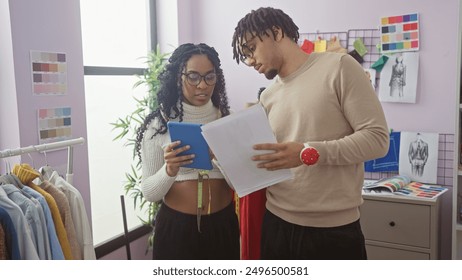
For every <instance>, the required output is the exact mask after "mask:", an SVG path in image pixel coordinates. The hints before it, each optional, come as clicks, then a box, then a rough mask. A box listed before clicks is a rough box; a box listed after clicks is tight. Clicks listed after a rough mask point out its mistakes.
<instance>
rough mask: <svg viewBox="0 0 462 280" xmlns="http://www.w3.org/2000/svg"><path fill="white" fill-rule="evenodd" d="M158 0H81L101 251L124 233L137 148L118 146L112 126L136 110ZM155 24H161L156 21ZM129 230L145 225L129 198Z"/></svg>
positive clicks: (93, 184) (97, 234) (95, 237)
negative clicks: (125, 186)
mask: <svg viewBox="0 0 462 280" xmlns="http://www.w3.org/2000/svg"><path fill="white" fill-rule="evenodd" d="M154 3H155V0H132V1H126V0H98V1H91V0H81V1H80V9H81V21H82V42H83V61H84V65H85V102H86V112H87V138H88V139H87V142H88V153H89V170H90V189H91V207H92V213H91V214H92V221H93V225H92V227H93V240H94V243H95V245H98V244H100V243H102V242H104V241H106V240H108V239H110V238H113V237H114V236H116V235H119V234H121V233H123V231H124V229H123V220H122V206H121V199H120V196H121V195H124V194H125V193H124V189H123V184H124V182H125V173H126V172H129V171H130V165H131V164H132V163H133V159H132V149H131V147H124V146H123V144H124V141H122V140H117V141H113V138H114V137H115V136H116V135H117V134H116V132H115V131H112V128H113V127H112V126H111V125H110V123H112V122H115V121H116V120H117V119H118V118H119V117H124V116H126V115H128V114H129V113H130V112H132V111H133V110H134V109H135V100H134V97H136V98H139V97H140V96H142V95H144V94H146V92H147V89H146V88H143V87H142V86H140V87H137V88H135V89H134V88H133V85H134V83H135V82H136V81H137V80H138V78H137V77H136V76H135V75H134V74H141V73H143V70H144V68H145V65H144V61H145V59H144V57H146V55H147V53H148V52H149V51H150V50H151V49H153V48H152V46H155V45H156V42H155V39H156V38H155V32H151V33H150V31H151V30H154V31H155V28H153V27H152V26H151V22H150V21H149V19H152V18H155V17H154V14H155V13H154V11H155V6H154ZM153 22H155V21H153ZM125 205H126V206H125V209H126V211H127V224H128V228H129V230H130V229H133V228H134V227H137V226H139V225H140V224H141V221H140V220H139V219H138V218H137V216H138V215H142V216H144V213H140V212H139V211H136V209H134V207H133V202H132V199H131V198H129V197H125Z"/></svg>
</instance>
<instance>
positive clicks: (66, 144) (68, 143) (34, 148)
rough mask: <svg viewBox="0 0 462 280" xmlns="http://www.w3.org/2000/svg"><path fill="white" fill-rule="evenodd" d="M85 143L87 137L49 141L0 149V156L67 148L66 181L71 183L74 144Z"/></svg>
mask: <svg viewBox="0 0 462 280" xmlns="http://www.w3.org/2000/svg"><path fill="white" fill-rule="evenodd" d="M83 143H85V139H84V138H83V137H80V138H75V139H69V140H64V141H58V142H54V143H47V144H40V145H31V146H28V147H24V148H17V149H6V150H3V151H0V158H7V157H14V156H19V155H23V154H28V153H33V152H39V153H41V152H46V151H55V150H62V149H65V148H67V173H66V181H67V182H69V184H72V179H73V176H74V174H73V168H74V164H73V157H74V149H73V148H74V147H73V146H74V145H79V144H83Z"/></svg>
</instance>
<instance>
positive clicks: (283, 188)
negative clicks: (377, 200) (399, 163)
mask: <svg viewBox="0 0 462 280" xmlns="http://www.w3.org/2000/svg"><path fill="white" fill-rule="evenodd" d="M298 38H299V33H298V27H297V26H296V25H295V24H294V22H293V21H292V19H291V18H290V17H289V16H288V15H287V14H285V13H284V12H283V11H281V10H279V9H274V8H269V7H268V8H259V9H258V10H254V11H251V12H250V13H249V14H247V15H246V16H245V17H244V18H242V19H241V20H240V21H239V23H238V25H237V27H236V28H235V32H234V35H233V41H232V47H233V52H234V58H235V59H236V61H237V63H239V62H243V63H244V64H246V65H248V66H250V67H253V68H254V69H255V70H256V71H258V73H260V74H264V75H265V76H266V78H268V79H274V82H273V83H272V84H271V85H270V86H268V87H267V89H266V90H265V91H264V92H263V93H262V95H261V99H260V102H261V104H262V105H263V107H264V108H265V109H266V112H267V115H268V119H269V121H270V124H271V127H272V129H273V132H274V133H275V135H276V138H277V141H278V143H277V144H270V143H262V144H258V145H255V147H254V148H255V150H267V152H266V153H264V154H259V155H255V156H253V157H252V159H253V160H255V161H256V162H257V164H258V167H260V168H266V169H268V170H278V169H283V168H291V170H292V172H293V174H294V179H293V180H289V181H285V182H281V183H278V184H275V185H273V186H270V187H268V189H267V193H266V198H267V202H266V212H265V216H264V220H263V225H262V240H261V258H262V259H366V258H367V256H366V250H365V243H364V236H363V234H362V231H361V227H360V224H359V206H360V205H361V203H362V196H361V188H362V184H363V179H364V166H363V162H364V161H367V160H371V159H374V158H379V157H382V156H384V155H385V154H386V152H387V150H388V146H389V135H388V128H387V124H386V121H385V116H384V113H383V110H382V107H381V105H380V102H379V101H378V99H377V97H376V95H375V92H374V90H373V89H372V87H371V86H370V82H369V80H368V79H367V77H366V76H365V75H364V70H363V68H362V67H361V65H360V64H359V63H358V62H356V61H355V60H354V59H353V58H352V57H351V56H349V55H348V54H340V53H312V54H307V53H305V52H303V50H302V49H301V48H300V47H299V46H298V44H297V41H298Z"/></svg>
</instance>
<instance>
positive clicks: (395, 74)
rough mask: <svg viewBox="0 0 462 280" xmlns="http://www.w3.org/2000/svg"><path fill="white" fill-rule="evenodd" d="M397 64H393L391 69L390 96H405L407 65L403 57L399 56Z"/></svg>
mask: <svg viewBox="0 0 462 280" xmlns="http://www.w3.org/2000/svg"><path fill="white" fill-rule="evenodd" d="M395 61H396V64H395V65H393V67H392V70H391V79H390V83H389V86H390V96H391V97H397V96H398V97H403V96H404V93H403V90H404V86H405V85H406V65H404V64H403V57H402V56H398V57H397V58H396V60H395Z"/></svg>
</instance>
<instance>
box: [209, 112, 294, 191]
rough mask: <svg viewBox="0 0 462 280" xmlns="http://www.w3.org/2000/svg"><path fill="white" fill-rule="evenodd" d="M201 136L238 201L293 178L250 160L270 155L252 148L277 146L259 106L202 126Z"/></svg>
mask: <svg viewBox="0 0 462 280" xmlns="http://www.w3.org/2000/svg"><path fill="white" fill-rule="evenodd" d="M202 135H203V136H204V138H205V140H206V141H207V143H208V145H209V147H210V148H211V150H212V151H213V153H214V155H215V157H216V159H217V161H218V162H219V164H220V167H221V169H222V171H224V173H225V174H226V176H227V177H228V179H229V181H230V182H231V184H232V187H233V188H234V189H235V191H236V193H237V195H238V196H239V197H243V196H245V195H248V194H250V193H252V192H255V191H258V190H260V189H263V188H266V187H268V186H271V185H274V184H276V183H279V182H282V181H285V180H288V179H292V178H293V175H292V172H291V171H290V169H281V170H275V171H268V170H266V169H264V168H258V167H257V163H258V162H256V161H253V160H251V157H252V156H254V155H256V154H264V153H268V151H256V150H254V149H253V148H252V147H253V145H255V144H261V143H277V141H276V137H275V136H274V134H273V131H272V130H271V127H270V125H269V122H268V118H267V116H266V113H265V110H264V109H263V107H262V106H261V105H260V104H256V105H253V106H251V107H250V108H247V109H245V110H242V111H239V112H237V113H234V114H232V115H229V116H226V117H224V118H221V119H218V120H216V121H213V122H210V123H208V124H205V125H203V126H202Z"/></svg>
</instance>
